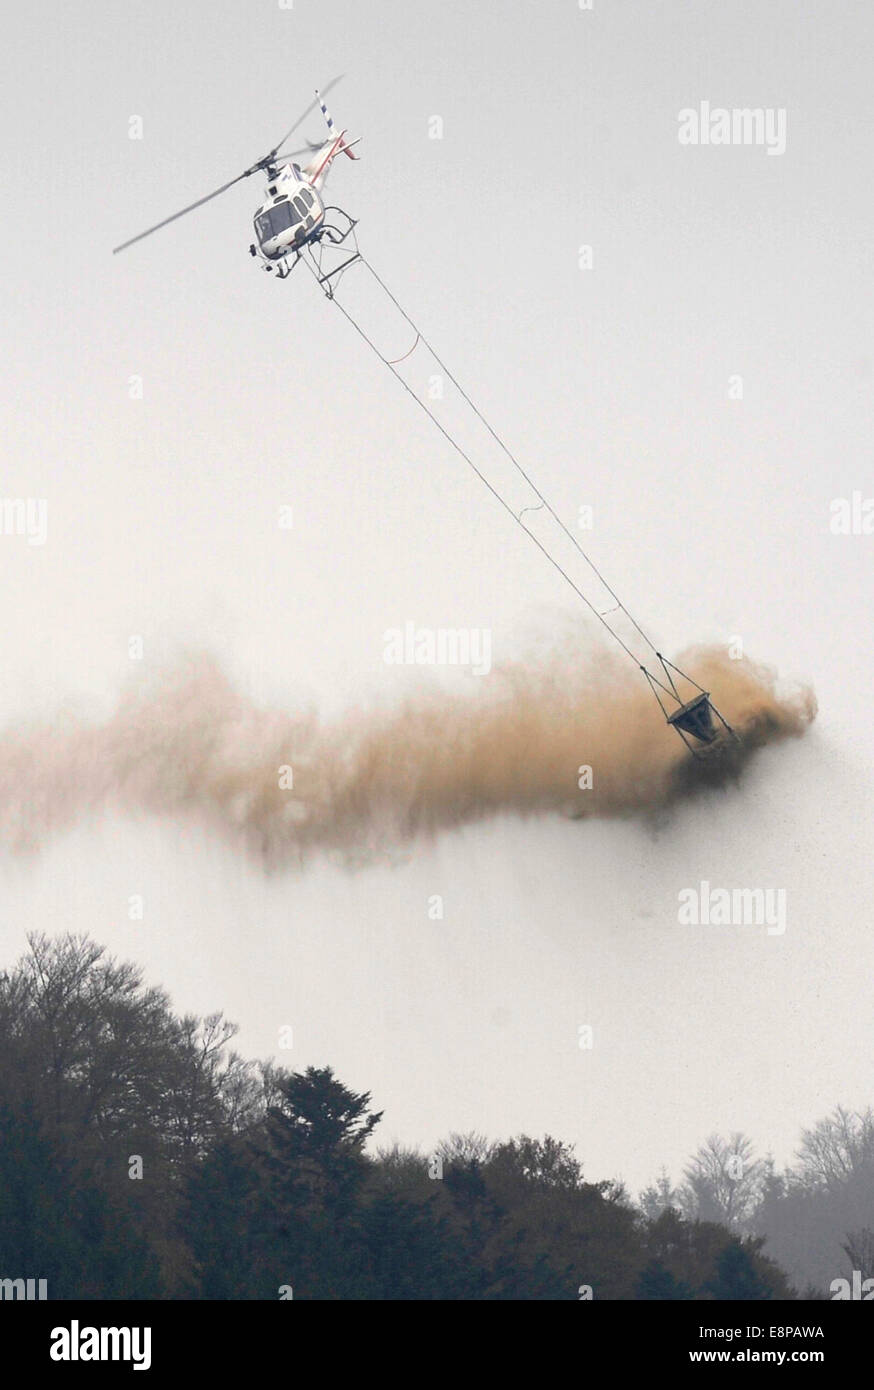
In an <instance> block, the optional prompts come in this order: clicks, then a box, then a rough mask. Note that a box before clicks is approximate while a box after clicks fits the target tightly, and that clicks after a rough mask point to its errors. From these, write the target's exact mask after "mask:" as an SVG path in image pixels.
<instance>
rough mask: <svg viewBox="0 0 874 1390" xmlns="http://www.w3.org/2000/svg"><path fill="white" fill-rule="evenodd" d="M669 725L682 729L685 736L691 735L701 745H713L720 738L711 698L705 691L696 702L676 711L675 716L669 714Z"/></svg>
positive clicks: (697, 697)
mask: <svg viewBox="0 0 874 1390" xmlns="http://www.w3.org/2000/svg"><path fill="white" fill-rule="evenodd" d="M668 723H669V724H673V725H674V727H675V728H677V729H682V731H683V733H684V734H691V735H692V737H693V738H697V739H698V741H699V743H713V742H714V741H715V740H716V738H717V736H718V730H716V729H715V728H714V727H713V710H712V709H711V707H710V697H709V695H707V694H705V693H704V691H702V692H701V694H700V695H696V696H695V699H694V700H689V702H688V703H687V704H685V705H681V706H680V708H679V709H676V710H674V712H673V714H669V715H668Z"/></svg>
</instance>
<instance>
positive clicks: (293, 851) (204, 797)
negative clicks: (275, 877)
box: [0, 638, 816, 866]
mask: <svg viewBox="0 0 874 1390" xmlns="http://www.w3.org/2000/svg"><path fill="white" fill-rule="evenodd" d="M678 664H679V665H680V666H681V667H682V669H683V670H684V671H688V672H689V674H690V675H692V676H693V677H694V678H695V680H696V681H697V682H698V683H699V684H700V685H701V686H703V687H704V688H705V689H707V690H710V691H711V692H712V696H713V701H714V703H715V704H716V706H717V707H718V708H719V709H720V710H721V712H722V713H723V714H724V716H725V718H726V719H727V720H728V721H729V723H730V724H731V725H732V726H733V727H734V728H735V730H736V731H737V733H738V736H739V739H740V742H739V743H738V744H737V745H736V746H735V749H734V752H733V755H732V756H731V757H728V758H722V759H717V760H715V761H708V762H706V763H697V762H695V760H694V759H692V758H691V757H690V755H689V754H688V752H687V751H686V749H685V748H684V746H683V744H682V742H681V741H680V739H679V737H678V736H677V734H676V733H675V732H674V731H673V730H671V729H669V728H668V727H667V726H666V725H665V722H664V718H663V716H662V715H661V713H660V711H659V709H658V706H657V704H656V702H655V700H654V698H653V695H652V694H651V692H650V690H649V687H648V686H647V684H646V682H645V681H644V679H643V677H642V676H641V674H640V673H639V672H637V671H635V670H634V668H633V667H631V666H626V665H623V664H620V662H619V661H617V660H615V659H613V658H612V657H609V656H607V655H605V654H604V653H603V652H602V651H600V650H595V649H594V648H593V647H592V644H591V641H590V639H588V638H586V639H579V640H578V639H577V638H568V639H567V640H566V641H564V642H563V643H562V645H561V646H560V647H559V648H557V649H556V650H555V651H554V653H553V654H552V655H551V656H550V657H548V658H545V659H544V658H539V659H538V660H537V661H529V662H517V663H514V664H510V665H506V666H503V667H496V668H495V669H494V671H493V672H492V673H491V675H490V676H489V677H488V678H485V679H480V680H478V681H477V684H476V687H475V689H474V691H472V692H468V691H460V692H458V693H447V691H446V690H445V689H444V688H442V687H438V686H437V685H436V684H432V685H428V683H427V682H426V681H425V680H424V679H423V683H422V685H421V687H420V688H419V689H418V691H417V693H415V694H413V695H411V696H409V697H408V698H406V699H405V700H404V701H403V702H402V703H400V704H397V705H395V706H393V707H388V708H385V707H377V708H369V709H366V710H361V711H354V712H350V713H349V714H348V715H346V716H345V717H343V718H340V719H338V720H336V721H334V722H331V723H321V722H320V721H319V720H318V718H317V717H315V716H313V715H308V714H303V715H299V716H295V715H292V714H288V713H282V712H279V711H275V710H267V709H261V708H258V707H256V706H254V705H253V704H251V703H250V702H249V701H248V700H247V699H246V698H244V697H243V696H242V695H241V694H239V693H238V692H237V691H236V690H235V689H234V687H233V685H232V684H231V682H230V681H229V680H228V678H227V677H226V675H225V674H224V673H223V672H222V670H221V668H220V667H219V666H218V665H217V664H216V663H215V662H214V661H213V660H211V659H209V658H207V657H195V658H191V659H190V660H188V661H187V662H185V663H182V664H181V665H180V666H178V667H177V668H175V669H174V670H172V671H170V672H167V673H166V674H165V675H164V676H163V677H162V678H160V679H158V680H156V681H154V682H153V683H151V684H150V685H148V687H147V688H143V687H142V686H140V687H139V688H137V689H131V690H128V691H127V692H126V693H125V694H124V696H123V698H122V699H121V700H120V703H119V706H118V709H117V710H116V712H115V713H114V714H113V715H112V716H111V717H110V718H109V719H108V720H106V721H105V722H103V723H99V724H94V723H91V724H89V723H87V722H86V721H83V720H78V719H70V718H65V719H63V720H61V721H59V722H57V723H54V724H52V725H44V726H40V727H36V726H34V725H30V726H24V725H22V726H18V727H13V728H7V729H6V730H5V731H3V732H2V734H0V847H5V848H6V849H7V850H17V851H27V850H35V849H38V848H40V847H41V846H42V845H43V844H45V843H46V842H47V841H48V840H49V839H51V838H52V837H53V836H55V835H56V834H58V833H59V832H61V831H63V830H64V829H65V828H67V827H71V826H73V825H75V824H77V823H79V822H81V821H83V820H84V819H86V818H88V817H92V816H94V815H96V814H99V813H100V812H103V811H117V810H122V811H126V812H129V813H150V814H153V815H156V816H164V817H168V816H175V817H180V816H181V817H185V818H193V819H195V820H197V821H199V822H200V823H201V824H203V825H205V826H207V827H210V828H214V829H215V830H216V831H218V832H220V833H221V834H223V835H224V836H226V837H228V838H229V839H231V840H232V841H234V842H236V843H237V844H238V845H239V846H240V847H241V848H244V849H246V850H248V851H250V852H252V853H254V854H256V855H258V856H260V857H261V858H262V859H263V861H264V862H265V863H268V864H270V865H273V866H280V865H282V864H284V863H289V864H296V863H299V862H300V861H301V858H302V857H303V856H304V855H306V854H307V853H308V852H310V851H313V850H336V851H340V852H341V853H342V854H343V855H344V856H345V857H346V858H348V859H349V860H360V859H366V858H369V857H371V856H373V855H374V854H377V853H380V852H390V850H391V848H392V846H397V845H399V844H402V843H403V842H406V841H409V840H411V839H412V838H414V837H416V836H419V835H425V834H430V833H434V832H436V831H438V830H441V829H445V828H450V827H452V826H457V825H462V824H465V823H467V822H471V821H475V820H478V819H482V818H484V817H488V816H493V815H497V814H516V815H519V816H530V815H537V814H541V815H542V814H548V813H556V814H561V815H574V816H580V817H588V816H629V815H639V816H644V817H650V816H652V815H653V814H654V813H657V812H658V811H659V810H660V809H661V808H663V807H666V806H668V805H669V804H671V803H673V802H676V801H677V800H679V799H682V798H684V797H686V796H689V795H692V794H694V793H695V791H697V790H699V789H700V787H701V786H702V785H713V784H714V783H720V782H726V781H729V780H733V779H736V778H737V776H738V775H739V773H740V771H741V769H742V767H743V766H744V764H745V763H746V762H747V761H748V759H749V757H750V756H751V755H752V754H753V753H754V752H755V750H756V749H757V748H760V747H762V746H763V745H765V744H769V743H773V742H775V741H778V740H780V739H785V738H788V737H793V736H799V735H801V734H803V733H804V731H805V729H806V728H807V727H808V725H809V724H810V722H811V721H812V720H813V718H814V717H815V713H816V702H815V699H814V696H813V694H812V692H811V691H810V690H807V689H802V690H799V691H796V692H793V693H790V694H781V693H778V688H777V683H776V678H775V676H774V674H773V672H771V671H769V670H768V669H767V668H764V667H760V666H756V665H753V664H752V663H751V662H749V661H746V660H741V661H737V660H731V659H730V658H729V657H728V655H727V654H726V653H725V652H724V651H722V650H719V649H706V648H701V649H696V650H693V651H689V652H686V653H684V654H683V655H682V656H681V657H680V658H678ZM690 693H691V692H690ZM584 765H588V766H590V767H591V768H592V779H593V785H592V787H591V788H590V789H587V790H580V789H579V787H578V770H579V768H580V767H582V766H584ZM289 768H290V769H291V775H290V776H289V772H288V771H287V769H289ZM283 769H286V771H284V772H283V771H282V770H283ZM282 781H284V782H285V783H286V784H287V783H289V782H291V783H292V784H293V785H291V786H288V785H285V786H282V785H281V782H282Z"/></svg>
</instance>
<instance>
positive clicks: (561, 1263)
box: [0, 934, 874, 1300]
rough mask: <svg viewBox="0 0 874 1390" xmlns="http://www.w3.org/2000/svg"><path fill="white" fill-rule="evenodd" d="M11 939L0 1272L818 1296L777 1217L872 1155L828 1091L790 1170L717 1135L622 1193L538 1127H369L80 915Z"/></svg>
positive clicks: (319, 1079)
mask: <svg viewBox="0 0 874 1390" xmlns="http://www.w3.org/2000/svg"><path fill="white" fill-rule="evenodd" d="M28 943H29V948H28V950H27V952H26V953H25V955H24V956H23V957H22V958H21V959H20V960H19V961H18V962H17V963H16V964H15V966H14V967H13V968H12V969H11V970H10V971H8V972H6V973H4V974H2V975H0V1279H27V1278H43V1279H45V1280H46V1282H47V1288H48V1296H49V1298H55V1299H79V1298H82V1299H96V1298H109V1299H131V1298H146V1299H278V1298H304V1299H307V1298H310V1299H471V1300H480V1299H573V1300H577V1299H581V1298H589V1297H594V1298H598V1299H699V1300H711V1299H720V1300H721V1299H773V1298H787V1297H792V1296H793V1295H794V1292H795V1289H796V1288H804V1290H805V1294H806V1296H810V1297H813V1296H826V1295H827V1290H825V1289H823V1287H822V1286H821V1283H820V1284H817V1279H816V1275H815V1273H814V1274H810V1273H809V1272H808V1273H807V1274H805V1268H806V1266H805V1258H806V1256H805V1250H806V1247H805V1244H804V1240H802V1242H801V1246H800V1247H799V1246H798V1223H799V1221H800V1222H801V1225H802V1226H803V1228H804V1231H805V1232H807V1235H806V1236H805V1240H807V1241H808V1243H809V1244H810V1245H811V1247H812V1246H813V1245H814V1244H815V1243H816V1242H817V1241H819V1242H820V1243H822V1241H823V1239H824V1237H823V1229H824V1225H823V1223H825V1224H827V1221H826V1217H825V1215H824V1212H825V1210H826V1206H828V1201H830V1202H831V1203H832V1205H831V1207H829V1212H830V1217H829V1219H833V1218H834V1216H835V1213H836V1212H837V1211H838V1207H840V1221H839V1224H840V1222H843V1221H844V1220H845V1217H846V1216H847V1214H848V1213H850V1211H853V1212H855V1210H856V1208H855V1206H853V1202H854V1201H855V1200H856V1197H855V1195H852V1196H851V1195H848V1194H851V1193H852V1194H855V1193H856V1186H859V1185H860V1184H861V1187H860V1192H861V1189H862V1188H863V1187H864V1185H865V1182H867V1181H868V1178H866V1177H864V1176H863V1175H864V1174H865V1173H867V1171H868V1169H867V1167H866V1165H867V1164H869V1163H870V1164H871V1169H872V1173H874V1143H870V1144H869V1140H871V1138H872V1135H874V1122H872V1121H871V1118H870V1114H869V1117H868V1119H867V1120H866V1121H865V1125H869V1127H870V1130H871V1133H870V1134H869V1130H868V1129H866V1128H865V1127H864V1125H863V1124H862V1121H860V1120H853V1118H852V1116H849V1115H848V1114H847V1112H837V1114H838V1116H839V1117H842V1118H840V1119H835V1118H834V1117H832V1121H830V1122H829V1125H830V1127H829V1126H825V1127H820V1128H818V1129H817V1130H815V1131H811V1134H810V1136H808V1137H807V1138H806V1139H805V1146H804V1149H803V1153H804V1158H803V1164H804V1165H807V1166H806V1167H804V1166H803V1167H802V1168H801V1169H800V1170H799V1173H798V1174H797V1175H796V1176H797V1181H796V1177H794V1176H791V1175H789V1176H787V1175H783V1176H778V1175H777V1174H776V1173H775V1171H774V1168H773V1164H769V1163H768V1162H767V1161H766V1160H762V1161H759V1160H757V1159H756V1158H755V1156H754V1155H753V1153H752V1149H751V1146H750V1145H749V1141H747V1140H745V1139H744V1138H743V1136H732V1137H731V1138H730V1139H729V1140H720V1139H719V1138H718V1137H717V1138H714V1139H712V1140H710V1141H708V1144H706V1145H704V1146H702V1149H701V1150H700V1151H699V1153H698V1155H696V1156H695V1157H694V1158H693V1160H692V1161H691V1163H690V1165H689V1168H688V1169H687V1172H686V1175H685V1177H684V1181H683V1183H682V1184H681V1186H680V1187H679V1188H677V1189H675V1188H674V1187H673V1186H672V1184H671V1182H670V1179H669V1178H668V1177H667V1175H663V1176H662V1178H661V1179H660V1180H659V1182H658V1183H656V1184H654V1185H653V1187H651V1188H649V1189H647V1191H646V1192H645V1193H643V1194H642V1195H641V1197H640V1199H639V1200H638V1201H633V1200H632V1199H631V1197H630V1196H629V1194H628V1192H627V1191H626V1190H625V1188H624V1187H623V1186H622V1184H620V1183H615V1182H610V1181H597V1182H590V1181H587V1180H586V1179H585V1178H584V1176H583V1170H582V1166H581V1163H580V1161H579V1160H578V1158H577V1157H576V1155H575V1153H574V1150H573V1147H572V1146H571V1145H569V1144H566V1143H565V1142H564V1141H562V1140H560V1139H556V1138H553V1137H551V1136H548V1135H547V1136H545V1137H542V1138H532V1137H530V1136H527V1135H518V1136H516V1137H514V1138H511V1139H507V1140H503V1141H498V1142H493V1141H490V1140H488V1139H486V1138H485V1137H484V1136H482V1135H477V1134H466V1135H458V1134H454V1135H450V1136H449V1138H448V1139H446V1140H445V1142H444V1143H442V1144H441V1145H440V1146H439V1147H438V1149H437V1150H436V1151H435V1152H434V1153H433V1154H423V1153H420V1152H419V1151H417V1150H414V1149H405V1148H402V1147H399V1146H394V1147H391V1148H380V1147H378V1144H377V1139H378V1134H377V1131H378V1127H379V1123H380V1120H381V1118H382V1115H381V1112H379V1111H377V1110H376V1109H375V1108H374V1106H373V1104H372V1100H371V1095H370V1093H369V1092H355V1091H354V1090H352V1089H351V1088H349V1087H348V1086H346V1085H345V1084H344V1083H343V1082H342V1081H341V1080H340V1079H339V1078H338V1077H337V1076H336V1075H335V1074H334V1072H333V1070H332V1069H331V1068H330V1067H328V1066H325V1067H308V1068H307V1069H306V1070H304V1071H297V1072H296V1071H290V1070H287V1069H285V1068H282V1067H279V1066H276V1065H275V1064H274V1063H259V1062H254V1061H249V1060H245V1059H244V1058H242V1057H241V1056H240V1055H239V1054H238V1053H237V1052H236V1051H235V1050H234V1048H233V1045H232V1044H233V1038H234V1035H235V1032H236V1029H235V1028H234V1026H233V1025H232V1024H230V1023H229V1022H228V1021H227V1020H225V1019H224V1018H223V1017H222V1015H221V1014H219V1013H216V1014H211V1015H209V1016H207V1017H204V1018H200V1017H195V1016H192V1015H177V1014H176V1013H175V1012H174V1010H173V1008H172V1005H171V1002H170V1000H169V998H168V996H167V994H166V993H165V992H164V991H163V990H161V989H159V988H156V987H154V986H150V985H147V984H146V983H144V981H143V977H142V973H141V971H140V970H139V969H138V968H137V967H136V966H135V965H132V964H130V963H125V962H118V961H117V960H115V959H113V958H112V957H111V956H110V955H109V953H108V952H107V951H106V949H105V948H104V947H102V946H101V945H99V944H98V943H96V942H95V941H93V940H91V939H90V938H89V937H87V936H73V935H67V936H64V937H61V938H59V939H56V940H50V939H49V938H47V937H46V936H44V935H40V934H34V935H32V936H30V937H29V938H28ZM840 1124H843V1125H844V1129H843V1131H842V1132H841V1133H840V1134H839V1133H838V1130H837V1126H839V1125H840ZM871 1183H872V1184H874V1177H872V1179H871ZM854 1184H855V1185H856V1186H854ZM871 1190H872V1189H871V1187H870V1186H869V1188H867V1189H866V1191H868V1192H869V1195H870V1191H871ZM829 1194H830V1196H829ZM838 1194H843V1195H842V1197H841V1201H844V1206H840V1203H838V1205H837V1206H835V1203H836V1202H838ZM827 1198H828V1201H827V1200H826V1199H827ZM817 1203H818V1204H819V1205H817ZM854 1219H855V1218H854ZM805 1222H806V1223H807V1224H806V1225H805V1224H804V1223H805ZM853 1231H854V1234H853V1236H852V1239H853V1240H855V1241H856V1245H855V1246H854V1247H853V1254H852V1258H854V1259H855V1258H859V1259H865V1260H869V1259H870V1256H871V1254H872V1253H874V1240H871V1241H870V1247H871V1248H869V1245H867V1244H866V1241H868V1240H869V1236H868V1235H867V1234H866V1230H865V1228H864V1227H863V1226H862V1225H861V1224H859V1223H858V1222H857V1226H856V1227H854V1228H853ZM793 1232H794V1234H793ZM793 1241H795V1244H794V1245H793ZM827 1243H828V1242H826V1244H827ZM838 1250H839V1253H840V1246H838ZM775 1252H778V1253H777V1255H775ZM848 1258H850V1257H849V1256H848ZM781 1263H782V1264H783V1268H781ZM808 1263H809V1262H808ZM810 1268H811V1269H813V1266H812V1265H811V1266H810ZM784 1269H786V1270H791V1271H792V1272H793V1276H794V1277H789V1276H788V1275H787V1273H785V1272H784ZM798 1270H801V1273H802V1276H804V1277H803V1278H801V1279H799V1277H798ZM842 1272H843V1270H842V1269H840V1268H839V1269H835V1270H834V1271H833V1272H832V1273H831V1274H830V1277H832V1278H833V1277H835V1275H836V1274H839V1273H842ZM805 1282H806V1285H807V1287H806V1288H805Z"/></svg>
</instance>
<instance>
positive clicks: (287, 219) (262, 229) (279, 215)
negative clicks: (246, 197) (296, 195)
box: [255, 203, 301, 245]
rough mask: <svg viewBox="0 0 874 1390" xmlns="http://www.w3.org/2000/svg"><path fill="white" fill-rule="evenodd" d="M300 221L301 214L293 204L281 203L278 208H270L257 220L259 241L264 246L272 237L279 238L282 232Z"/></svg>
mask: <svg viewBox="0 0 874 1390" xmlns="http://www.w3.org/2000/svg"><path fill="white" fill-rule="evenodd" d="M300 221H301V214H300V213H299V212H298V211H297V209H296V207H295V206H294V204H293V203H280V204H279V206H278V207H274V208H268V210H267V211H266V212H262V213H261V214H260V215H259V216H258V217H256V218H255V230H256V232H257V233H258V240H259V241H260V242H261V244H262V245H263V244H264V242H265V241H269V240H270V239H271V237H276V236H279V235H280V233H281V232H284V231H285V230H286V229H287V228H288V227H293V226H294V225H295V224H296V223H297V222H300Z"/></svg>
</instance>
